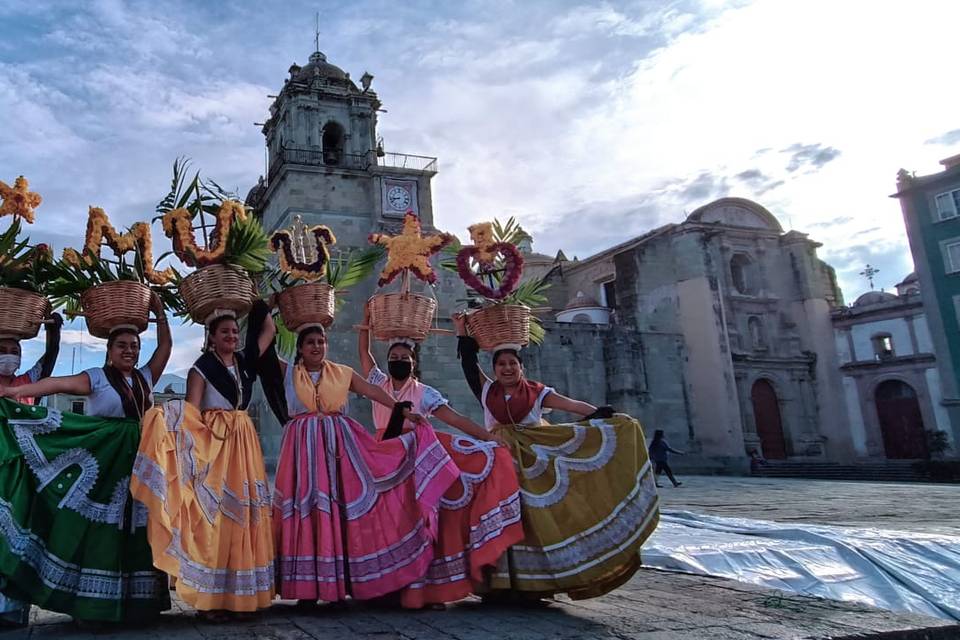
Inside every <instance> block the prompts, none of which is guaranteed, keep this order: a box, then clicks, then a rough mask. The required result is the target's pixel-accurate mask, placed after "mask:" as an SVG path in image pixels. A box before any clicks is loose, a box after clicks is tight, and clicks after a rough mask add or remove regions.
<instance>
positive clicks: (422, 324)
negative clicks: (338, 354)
mask: <svg viewBox="0 0 960 640" xmlns="http://www.w3.org/2000/svg"><path fill="white" fill-rule="evenodd" d="M436 310H437V301H436V300H434V299H433V298H428V297H427V296H421V295H418V294H416V293H410V292H404V293H378V294H377V295H375V296H373V297H372V298H370V332H371V334H372V335H373V337H374V338H375V339H377V340H392V339H394V338H410V339H411V340H414V341H416V342H421V341H422V340H425V339H426V338H427V336H428V335H429V334H430V326H431V325H432V324H433V314H434V313H435V312H436Z"/></svg>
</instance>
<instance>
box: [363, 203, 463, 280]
mask: <svg viewBox="0 0 960 640" xmlns="http://www.w3.org/2000/svg"><path fill="white" fill-rule="evenodd" d="M369 241H370V243H371V244H379V245H383V246H385V247H386V248H387V264H386V265H384V267H383V271H382V272H381V273H380V280H379V282H378V284H379V286H381V287H382V286H384V285H385V284H387V283H389V282H391V281H392V280H393V279H394V278H396V277H397V275H399V274H401V273H403V272H404V271H409V272H411V273H413V274H414V275H415V276H417V277H418V278H420V279H421V280H423V281H424V282H428V283H431V284H432V283H434V282H436V281H437V275H436V274H435V273H434V271H433V267H431V266H430V257H431V256H432V255H434V254H435V253H437V252H438V251H440V250H441V249H442V248H443V247H445V246H447V245H448V244H450V243H451V242H453V236H452V235H450V234H449V233H438V234H435V235H430V236H424V235H422V234H421V231H420V219H419V218H418V217H417V216H416V214H414V213H412V212H408V213H407V215H406V216H404V218H403V231H402V232H401V233H400V234H399V235H396V236H388V235H386V234H383V233H373V234H371V235H370V237H369Z"/></svg>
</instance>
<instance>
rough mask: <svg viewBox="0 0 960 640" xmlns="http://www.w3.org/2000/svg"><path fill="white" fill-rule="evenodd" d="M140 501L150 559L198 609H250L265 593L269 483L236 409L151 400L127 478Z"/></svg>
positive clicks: (264, 601)
mask: <svg viewBox="0 0 960 640" xmlns="http://www.w3.org/2000/svg"><path fill="white" fill-rule="evenodd" d="M130 491H131V493H132V494H133V496H134V497H135V498H136V499H137V500H139V501H141V502H142V503H143V504H145V505H146V506H147V509H148V511H149V518H148V521H147V535H148V538H149V540H150V547H151V549H152V552H153V563H154V565H155V566H156V567H157V568H158V569H161V570H162V571H165V572H166V573H168V574H170V575H171V576H173V577H174V578H176V588H177V594H178V595H179V596H180V598H181V599H182V600H183V601H184V602H186V603H187V604H189V605H190V606H192V607H194V608H195V609H198V610H200V611H210V610H224V609H225V610H228V611H256V610H257V609H259V608H263V607H268V606H270V603H271V602H272V601H273V599H274V595H275V587H274V565H273V558H274V546H273V530H272V526H271V521H270V511H271V503H270V492H269V489H268V487H267V474H266V470H265V469H264V465H263V452H262V451H261V449H260V441H259V440H258V438H257V432H256V430H255V429H254V426H253V423H252V422H251V421H250V417H249V416H248V415H247V414H246V412H244V411H219V410H218V411H205V412H203V414H202V415H201V413H200V411H199V410H198V409H197V408H196V407H195V406H193V405H191V404H189V403H187V402H180V401H174V402H170V403H167V405H166V406H165V407H154V408H153V409H151V410H150V411H148V412H147V413H146V415H145V416H144V418H143V433H142V436H141V439H140V450H139V451H138V453H137V459H136V463H135V464H134V468H133V478H132V479H131V481H130Z"/></svg>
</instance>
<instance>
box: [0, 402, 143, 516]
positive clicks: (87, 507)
mask: <svg viewBox="0 0 960 640" xmlns="http://www.w3.org/2000/svg"><path fill="white" fill-rule="evenodd" d="M35 410H36V409H35V408H33V407H31V413H32V412H34V411H35ZM62 419H63V415H62V414H61V412H60V411H57V410H56V409H50V410H48V411H47V415H46V417H44V418H36V419H17V418H10V419H9V420H8V424H9V425H10V427H11V429H13V433H14V438H15V439H16V441H17V444H18V445H19V446H20V451H21V452H22V453H23V457H24V460H26V462H27V466H28V467H30V471H32V472H33V474H34V475H35V476H36V478H37V482H38V485H37V491H42V490H43V489H45V488H46V487H47V485H49V484H50V483H52V482H53V481H54V480H58V482H57V487H56V488H57V489H60V490H62V489H63V486H64V484H68V481H72V484H71V485H70V488H69V489H67V491H66V493H65V494H64V496H63V498H62V499H61V500H60V503H59V504H58V505H57V507H58V508H60V509H69V510H71V511H75V512H76V513H79V514H80V515H81V516H83V517H84V518H86V519H87V520H90V521H91V522H102V523H104V524H115V525H117V528H122V527H123V514H124V511H125V509H126V506H127V499H128V497H129V495H130V476H125V477H123V478H121V479H120V480H118V481H117V483H116V484H115V485H114V487H113V491H112V493H111V495H110V502H108V503H106V504H104V503H102V502H97V501H95V500H92V499H91V498H90V497H89V495H88V494H89V493H90V490H91V489H93V487H94V485H95V484H96V483H97V478H98V477H99V475H100V464H99V463H98V462H97V459H96V458H95V457H94V456H93V454H91V453H90V452H89V451H87V450H86V449H82V448H76V449H70V450H68V451H64V452H63V453H61V454H60V455H58V456H57V457H56V458H54V459H53V460H52V461H51V460H47V457H46V456H45V455H44V454H43V451H42V450H41V449H40V445H39V444H38V443H37V441H36V436H37V435H46V434H50V433H53V432H55V431H57V430H59V429H60V427H61V424H62ZM70 467H80V472H79V474H78V476H77V478H76V480H74V479H73V471H66V470H67V469H68V468H70ZM145 524H146V520H145V519H144V518H142V514H141V513H140V512H138V511H137V510H136V509H135V510H134V518H133V519H132V520H131V521H130V526H131V530H133V529H136V528H137V527H141V526H145Z"/></svg>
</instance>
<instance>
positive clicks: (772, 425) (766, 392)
mask: <svg viewBox="0 0 960 640" xmlns="http://www.w3.org/2000/svg"><path fill="white" fill-rule="evenodd" d="M750 399H751V400H752V401H753V417H754V420H756V423H757V435H758V436H760V448H761V449H763V451H762V453H763V457H764V458H766V459H767V460H784V459H786V457H787V443H786V440H784V437H783V422H782V421H781V420H780V401H779V400H777V392H776V391H774V389H773V385H772V384H770V381H769V380H764V379H762V378H761V379H760V380H757V381H756V382H754V383H753V389H752V390H751V391H750Z"/></svg>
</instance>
